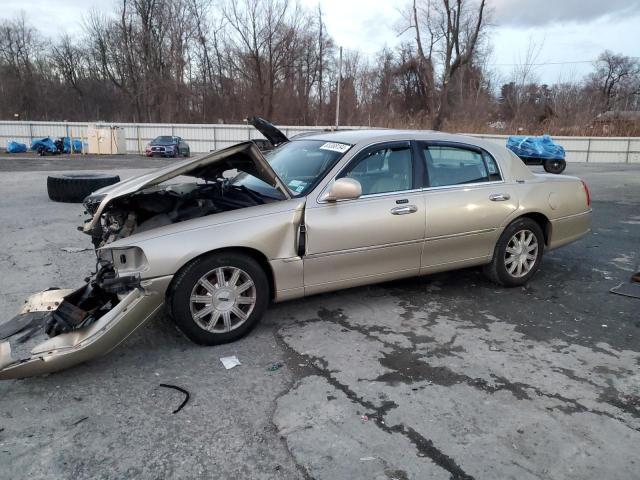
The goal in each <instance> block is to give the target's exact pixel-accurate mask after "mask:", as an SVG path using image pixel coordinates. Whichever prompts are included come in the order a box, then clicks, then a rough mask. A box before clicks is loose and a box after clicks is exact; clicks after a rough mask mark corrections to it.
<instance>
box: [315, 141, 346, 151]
mask: <svg viewBox="0 0 640 480" xmlns="http://www.w3.org/2000/svg"><path fill="white" fill-rule="evenodd" d="M349 148H351V145H346V144H344V143H336V142H327V143H325V144H324V145H322V146H321V147H320V150H331V151H332V152H340V153H344V152H346V151H347V150H349Z"/></svg>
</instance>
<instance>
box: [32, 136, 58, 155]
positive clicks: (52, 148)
mask: <svg viewBox="0 0 640 480" xmlns="http://www.w3.org/2000/svg"><path fill="white" fill-rule="evenodd" d="M40 146H42V147H44V148H45V150H46V151H47V152H51V153H55V152H57V151H58V150H57V149H56V144H55V143H53V140H52V139H51V138H49V137H44V138H36V139H35V140H33V141H32V142H31V150H33V151H34V152H35V151H37V150H38V147H40Z"/></svg>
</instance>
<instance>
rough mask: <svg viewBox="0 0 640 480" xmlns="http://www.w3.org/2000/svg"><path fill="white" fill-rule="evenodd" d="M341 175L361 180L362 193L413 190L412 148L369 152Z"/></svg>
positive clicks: (393, 148)
mask: <svg viewBox="0 0 640 480" xmlns="http://www.w3.org/2000/svg"><path fill="white" fill-rule="evenodd" d="M340 177H347V178H353V179H354V180H357V181H358V182H360V185H362V195H371V194H374V193H387V192H400V191H403V190H411V188H412V186H413V168H412V163H411V148H410V147H409V146H402V147H386V148H381V149H379V150H374V151H372V152H369V153H367V154H366V155H365V156H364V157H362V158H360V159H358V160H356V162H355V163H353V164H352V165H350V166H349V167H348V168H347V170H346V171H345V172H343V173H342V174H341V175H340Z"/></svg>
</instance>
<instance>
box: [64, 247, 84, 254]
mask: <svg viewBox="0 0 640 480" xmlns="http://www.w3.org/2000/svg"><path fill="white" fill-rule="evenodd" d="M60 250H62V251H63V252H67V253H79V252H86V251H88V250H91V249H90V248H86V247H62V248H61V249H60Z"/></svg>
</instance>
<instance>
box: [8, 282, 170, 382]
mask: <svg viewBox="0 0 640 480" xmlns="http://www.w3.org/2000/svg"><path fill="white" fill-rule="evenodd" d="M171 278H172V276H166V277H159V278H154V279H151V280H143V281H142V282H141V284H140V287H139V288H135V289H133V290H131V291H130V292H128V293H127V294H126V295H125V296H124V297H123V298H122V299H121V300H120V302H119V303H118V304H117V305H116V306H115V307H113V308H112V309H111V310H110V311H109V312H107V313H106V314H104V315H103V316H102V317H100V318H99V319H98V320H96V321H95V323H92V324H91V325H88V326H86V327H83V328H79V329H77V330H73V331H70V332H67V333H63V334H60V335H57V336H55V337H51V338H48V339H46V340H45V341H44V342H42V343H39V344H37V345H36V346H35V347H34V348H33V349H31V352H30V355H28V356H27V358H21V359H14V358H13V357H12V353H11V343H10V342H9V341H5V342H2V343H0V379H10V378H24V377H31V376H35V375H42V374H45V373H50V372H55V371H58V370H63V369H65V368H68V367H71V366H74V365H77V364H80V363H82V362H85V361H87V360H90V359H92V358H95V357H97V356H100V355H104V354H106V353H108V352H110V351H111V350H113V349H114V348H115V347H117V346H118V345H119V344H120V343H122V342H123V341H124V340H125V339H126V338H127V337H128V336H129V335H131V334H132V333H133V332H134V331H135V330H136V329H137V328H138V327H140V326H141V325H143V324H144V323H145V322H146V321H147V320H148V319H150V318H152V317H153V316H154V315H155V314H156V313H157V312H158V311H159V310H160V309H161V308H162V305H163V303H164V298H165V292H166V290H167V287H168V286H169V283H170V282H171ZM43 293H46V294H47V295H46V299H47V301H48V302H49V304H48V305H47V304H42V307H44V308H45V309H46V307H47V306H49V310H50V309H51V307H50V305H51V303H53V304H54V305H56V302H58V303H61V302H62V298H63V297H64V296H65V295H66V294H68V293H69V291H68V290H53V291H48V292H43ZM43 293H40V294H36V295H35V296H32V297H31V298H30V300H28V301H27V302H28V303H27V304H33V303H34V302H33V299H34V298H37V296H38V295H40V296H42V295H43ZM36 308H38V307H36ZM23 311H24V308H23ZM23 313H24V312H23Z"/></svg>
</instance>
